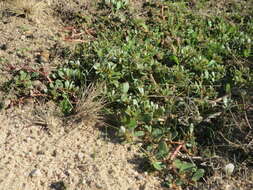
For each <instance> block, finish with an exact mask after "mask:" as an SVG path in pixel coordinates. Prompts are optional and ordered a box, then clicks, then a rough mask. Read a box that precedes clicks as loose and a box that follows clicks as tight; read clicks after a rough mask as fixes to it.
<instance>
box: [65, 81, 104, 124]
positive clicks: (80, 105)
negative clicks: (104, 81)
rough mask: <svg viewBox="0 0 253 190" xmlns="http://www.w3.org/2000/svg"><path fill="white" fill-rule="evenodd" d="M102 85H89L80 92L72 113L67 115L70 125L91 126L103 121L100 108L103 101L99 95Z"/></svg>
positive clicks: (102, 105)
mask: <svg viewBox="0 0 253 190" xmlns="http://www.w3.org/2000/svg"><path fill="white" fill-rule="evenodd" d="M102 87H103V85H94V84H91V85H89V86H88V87H87V88H86V89H84V91H83V92H82V94H81V96H80V99H79V100H78V102H77V104H76V107H75V110H74V113H73V114H72V115H71V116H69V117H67V119H68V122H70V124H71V125H73V124H78V126H92V125H95V124H97V123H103V115H102V114H101V109H102V108H103V107H104V105H105V101H104V99H103V98H101V97H100V95H101V91H102Z"/></svg>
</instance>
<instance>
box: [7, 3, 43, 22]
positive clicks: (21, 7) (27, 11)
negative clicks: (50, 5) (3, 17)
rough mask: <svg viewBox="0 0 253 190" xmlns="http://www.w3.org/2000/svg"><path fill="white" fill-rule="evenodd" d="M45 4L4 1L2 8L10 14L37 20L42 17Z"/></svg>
mask: <svg viewBox="0 0 253 190" xmlns="http://www.w3.org/2000/svg"><path fill="white" fill-rule="evenodd" d="M46 5H47V2H45V1H38V0H5V1H3V7H4V8H5V9H6V10H8V11H9V12H10V13H12V14H14V15H17V16H23V17H25V18H39V17H41V16H42V15H43V12H44V10H45V7H46Z"/></svg>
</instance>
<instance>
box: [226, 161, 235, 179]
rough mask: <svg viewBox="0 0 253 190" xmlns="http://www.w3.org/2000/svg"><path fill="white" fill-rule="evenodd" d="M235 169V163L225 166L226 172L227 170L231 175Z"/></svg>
mask: <svg viewBox="0 0 253 190" xmlns="http://www.w3.org/2000/svg"><path fill="white" fill-rule="evenodd" d="M234 169H235V166H234V164H232V163H229V164H227V165H226V166H225V168H224V170H225V172H226V174H227V175H228V176H230V175H231V174H232V173H233V171H234Z"/></svg>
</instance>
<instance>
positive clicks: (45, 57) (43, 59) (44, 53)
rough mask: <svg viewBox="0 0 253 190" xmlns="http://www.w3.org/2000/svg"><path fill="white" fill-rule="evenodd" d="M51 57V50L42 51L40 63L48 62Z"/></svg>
mask: <svg viewBox="0 0 253 190" xmlns="http://www.w3.org/2000/svg"><path fill="white" fill-rule="evenodd" d="M49 59H50V52H49V51H47V50H43V51H41V52H40V54H39V55H38V61H39V62H40V63H48V62H49Z"/></svg>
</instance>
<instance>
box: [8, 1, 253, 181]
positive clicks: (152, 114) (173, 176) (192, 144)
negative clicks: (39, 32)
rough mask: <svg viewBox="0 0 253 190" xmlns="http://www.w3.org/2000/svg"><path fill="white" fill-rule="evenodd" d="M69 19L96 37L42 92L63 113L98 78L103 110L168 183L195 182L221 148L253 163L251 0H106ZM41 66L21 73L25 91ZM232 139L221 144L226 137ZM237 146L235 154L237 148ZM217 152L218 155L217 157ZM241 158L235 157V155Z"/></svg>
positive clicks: (20, 83)
mask: <svg viewBox="0 0 253 190" xmlns="http://www.w3.org/2000/svg"><path fill="white" fill-rule="evenodd" d="M93 6H94V9H93V10H92V11H91V14H90V15H87V14H86V15H83V14H81V13H75V14H74V15H73V19H72V23H74V24H75V26H78V27H79V28H86V29H90V32H89V33H90V35H91V36H92V38H91V40H87V41H86V42H84V43H81V44H80V45H78V47H77V48H76V50H75V52H74V53H73V56H72V57H71V59H70V61H69V62H68V63H67V64H64V65H61V66H60V67H59V68H58V69H57V70H55V71H54V72H53V73H52V74H51V76H50V78H51V80H52V81H50V82H49V83H48V82H46V81H45V83H46V84H47V86H48V88H47V89H46V90H45V93H46V94H48V95H49V97H50V99H54V100H55V101H56V102H58V103H59V106H60V107H61V109H62V111H63V113H64V114H66V115H71V114H75V112H76V109H75V106H76V102H77V99H78V98H77V97H78V95H79V94H80V92H82V89H83V88H85V87H86V86H88V85H89V84H91V83H95V84H101V85H102V92H101V97H103V99H104V100H105V101H106V106H105V108H104V109H103V111H102V112H103V114H104V115H105V116H107V117H108V118H110V119H109V121H110V123H109V124H110V125H112V126H114V127H113V128H114V129H116V131H117V133H118V135H119V136H121V137H122V139H123V140H125V141H128V142H138V143H139V145H140V149H141V150H142V151H143V153H144V155H145V157H146V158H147V161H148V162H147V163H148V164H147V167H146V166H145V169H147V170H149V171H154V172H155V173H157V175H159V176H161V177H162V178H163V179H164V184H165V185H167V186H172V185H175V184H176V185H193V184H195V183H196V181H199V180H201V179H202V177H205V176H208V175H212V169H213V168H212V167H211V166H207V165H205V166H204V165H203V163H204V162H207V160H208V159H209V160H210V159H212V158H213V157H215V155H217V154H218V155H222V154H220V153H223V155H224V156H225V153H224V150H225V149H226V150H227V152H229V154H226V156H228V157H227V159H228V160H229V159H230V157H229V155H230V156H231V161H232V158H233V156H236V161H237V162H238V163H241V162H245V163H246V164H248V165H250V164H252V144H250V141H251V140H250V139H251V138H252V132H250V130H251V129H252V122H253V121H252V120H253V118H252V112H253V108H252V101H253V87H252V85H253V78H252V77H253V69H252V36H253V19H252V16H253V14H252V11H251V2H250V1H238V2H237V1H229V2H226V3H225V2H220V1H198V2H195V1H147V2H143V3H140V4H138V6H137V5H136V4H134V3H133V2H132V3H130V2H127V1H116V0H107V1H101V2H99V3H96V4H95V5H93ZM38 78H40V74H39V73H37V74H36V73H35V74H31V73H29V72H26V71H21V72H20V73H18V74H17V75H16V76H15V78H14V80H13V81H12V85H14V86H15V87H16V88H18V89H20V88H22V90H19V92H21V94H22V93H24V92H25V89H26V88H28V87H29V86H30V85H32V83H31V82H30V81H32V80H37V79H38ZM225 146H226V148H225V149H224V147H225ZM235 152H236V154H235ZM211 162H212V161H211ZM235 164H236V163H235Z"/></svg>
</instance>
